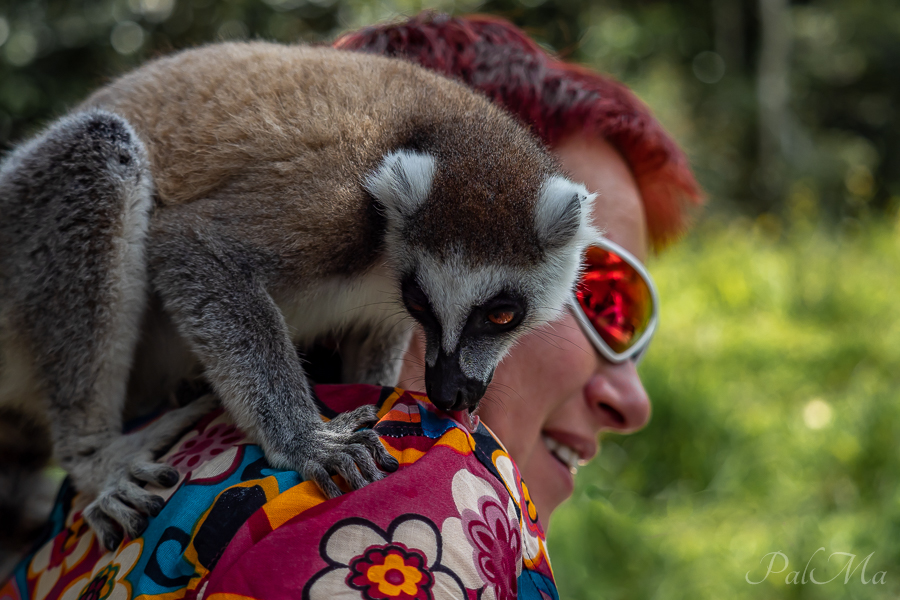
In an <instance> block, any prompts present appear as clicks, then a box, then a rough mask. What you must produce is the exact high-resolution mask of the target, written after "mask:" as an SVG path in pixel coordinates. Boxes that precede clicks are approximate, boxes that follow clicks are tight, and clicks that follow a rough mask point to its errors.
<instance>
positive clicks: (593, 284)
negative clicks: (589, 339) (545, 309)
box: [575, 246, 653, 352]
mask: <svg viewBox="0 0 900 600" xmlns="http://www.w3.org/2000/svg"><path fill="white" fill-rule="evenodd" d="M575 295H576V297H577V298H578V303H579V304H580V305H581V308H582V309H583V310H584V312H585V314H586V315H587V317H588V319H589V320H590V321H591V324H592V325H593V326H594V329H595V330H596V331H597V333H598V334H599V335H600V337H601V338H603V341H605V342H606V343H607V344H609V347H610V348H612V349H613V351H615V352H624V351H626V350H628V348H630V347H631V346H632V345H633V344H634V343H635V342H636V341H637V340H639V339H640V337H641V335H642V334H643V333H644V331H645V330H646V329H647V325H649V323H650V317H651V315H652V314H653V298H652V296H651V295H650V288H649V287H648V286H647V282H646V281H644V278H643V277H641V274H640V273H638V272H637V271H636V270H635V269H634V267H632V266H631V265H629V264H628V263H627V262H625V261H624V260H622V258H621V257H619V256H618V255H617V254H614V253H612V252H610V251H608V250H604V249H603V248H597V247H593V246H592V247H591V248H588V251H587V257H586V266H585V270H584V273H583V274H582V276H581V279H580V280H579V282H578V288H577V290H576V292H575Z"/></svg>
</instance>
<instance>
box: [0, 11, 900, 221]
mask: <svg viewBox="0 0 900 600" xmlns="http://www.w3.org/2000/svg"><path fill="white" fill-rule="evenodd" d="M423 8H437V9H439V10H447V11H451V12H462V13H465V12H472V11H481V12H490V13H494V14H500V15H503V16H505V17H507V18H509V19H511V20H512V21H514V22H515V23H517V24H518V25H520V26H522V27H523V28H524V29H525V30H526V31H528V32H529V33H530V34H531V35H533V36H534V37H535V38H536V39H537V40H539V41H540V42H541V43H542V44H544V45H545V46H547V47H548V48H549V49H551V50H553V51H556V52H559V53H560V54H562V55H563V56H565V57H568V58H571V59H573V60H577V61H581V62H585V63H587V64H590V65H592V66H594V67H596V68H598V69H600V70H603V71H607V72H609V73H611V74H612V75H614V76H616V77H618V78H620V79H622V80H623V81H625V82H626V83H628V84H630V85H631V86H632V87H633V88H634V89H635V90H636V91H637V92H638V93H639V94H640V95H641V96H642V97H643V98H644V99H645V100H646V101H647V102H648V103H649V104H650V105H651V107H652V108H654V110H656V112H657V113H658V114H659V116H660V117H661V119H662V120H663V122H664V123H665V124H666V125H667V126H668V127H669V128H670V130H671V131H672V132H673V133H674V134H675V135H676V137H678V138H679V139H680V140H682V142H683V143H684V144H685V145H686V146H687V147H688V148H689V150H690V153H691V155H692V157H693V160H694V163H695V165H696V168H697V170H698V172H699V175H700V178H701V180H702V182H703V183H704V184H705V185H706V187H707V189H708V190H709V192H710V195H711V196H712V197H713V198H714V200H715V202H713V203H712V204H713V207H714V209H713V210H714V211H718V212H726V213H728V212H735V211H736V212H738V213H742V214H747V215H751V216H757V215H762V214H770V213H771V214H772V215H774V216H767V217H766V218H767V219H769V221H770V222H772V223H775V222H777V219H778V218H780V219H794V218H801V217H802V218H805V219H820V218H827V219H829V220H831V221H840V220H841V219H844V220H846V219H848V218H850V219H857V218H860V217H865V216H867V215H878V214H881V213H883V212H884V211H893V210H895V209H896V205H897V204H898V203H900V129H898V128H897V127H893V126H892V125H894V122H895V119H896V116H895V114H894V113H895V111H894V108H893V107H894V106H895V105H896V104H897V102H898V100H900V78H898V77H896V75H895V70H896V68H897V67H896V65H897V64H900V60H898V59H900V42H898V39H900V38H898V35H897V34H898V33H900V5H897V3H896V2H893V1H892V0H859V1H857V2H852V3H847V2H840V1H839V0H802V1H795V2H793V3H792V2H789V0H682V1H681V2H677V3H675V2H662V1H658V0H640V1H638V2H633V1H632V2H625V1H624V0H604V1H602V2H596V1H594V0H556V1H554V2H548V1H547V0H486V1H485V0H456V1H454V0H428V1H426V2H422V1H421V0H386V1H376V0H0V148H7V149H8V148H9V147H10V146H11V144H12V143H14V141H16V140H20V139H22V138H23V137H24V136H26V135H28V134H29V133H31V132H33V131H34V130H35V129H36V128H37V127H38V126H39V125H40V124H42V123H44V122H46V121H47V120H48V119H50V118H52V117H53V116H57V115H59V114H61V113H63V112H64V111H65V110H67V109H69V108H71V107H72V106H74V105H76V104H77V103H78V101H79V100H81V99H82V98H84V97H85V96H86V95H87V93H88V92H89V91H90V90H91V89H93V88H95V87H97V86H98V85H100V84H102V83H103V82H104V81H107V80H108V79H109V78H111V77H113V76H115V75H116V74H118V73H121V72H122V71H125V70H127V69H129V68H131V67H132V66H134V65H136V64H139V63H140V62H142V61H144V60H146V59H148V58H151V57H153V56H157V55H159V54H162V53H165V52H170V51H172V50H176V49H179V48H184V47H187V46H191V45H195V44H200V43H206V42H209V41H214V40H221V39H241V38H264V39H274V40H280V41H285V42H288V41H297V40H302V41H327V40H328V39H330V38H332V37H333V36H335V35H336V34H337V33H339V32H340V31H342V30H345V29H348V28H352V27H358V26H361V25H364V24H367V23H370V22H373V21H378V20H383V19H390V18H395V17H396V16H398V15H401V14H414V13H416V12H418V11H419V10H421V9H423Z"/></svg>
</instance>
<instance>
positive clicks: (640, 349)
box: [569, 237, 659, 365]
mask: <svg viewBox="0 0 900 600" xmlns="http://www.w3.org/2000/svg"><path fill="white" fill-rule="evenodd" d="M590 246H591V247H595V248H600V249H602V250H606V251H607V252H612V253H613V254H615V255H616V256H618V257H619V258H621V259H622V260H624V261H625V262H626V263H628V265H629V266H631V268H633V269H634V270H635V271H637V272H638V274H639V275H640V276H641V278H642V279H643V280H644V283H646V284H647V288H649V290H650V301H651V302H652V306H651V311H652V312H651V314H650V322H649V323H647V328H646V329H645V330H644V333H642V334H641V337H639V338H638V340H637V341H636V342H635V343H634V344H632V345H631V347H630V348H628V349H627V350H625V351H624V352H616V351H615V350H613V349H612V348H610V347H609V344H607V343H606V341H605V340H604V339H603V338H602V337H600V334H599V333H597V330H596V329H594V325H593V324H592V323H591V320H590V319H589V318H588V316H587V315H586V314H585V312H584V309H583V308H581V304H579V303H578V297H577V296H576V295H575V293H576V292H575V290H573V291H572V297H571V299H570V300H569V308H570V310H571V311H572V314H573V315H575V320H577V321H578V324H579V325H580V326H581V330H582V331H583V332H584V335H585V336H587V338H588V340H590V342H591V343H592V344H593V345H594V348H596V349H597V352H599V353H600V355H601V356H603V358H605V359H606V360H608V361H609V362H611V363H613V364H619V363H623V362H625V361H626V360H628V359H631V360H633V361H634V364H635V365H637V364H639V363H640V362H641V359H643V358H644V351H645V350H646V349H647V348H648V347H649V346H650V340H652V339H653V334H654V333H656V328H657V327H658V326H659V294H658V293H657V291H656V284H655V283H653V278H652V277H650V273H649V272H648V271H647V269H646V267H644V265H642V264H641V261H639V260H638V259H637V258H636V257H635V256H634V255H633V254H631V252H629V251H628V250H626V249H625V248H623V247H622V246H620V245H618V244H616V243H614V242H611V241H609V240H608V239H606V238H602V237H601V238H598V239H597V240H596V241H594V242H592V243H591V244H590ZM576 285H577V284H576ZM576 289H577V288H576Z"/></svg>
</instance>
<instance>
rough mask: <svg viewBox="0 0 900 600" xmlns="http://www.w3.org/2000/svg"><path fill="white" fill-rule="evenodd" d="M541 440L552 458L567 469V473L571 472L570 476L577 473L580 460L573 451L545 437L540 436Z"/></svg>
mask: <svg viewBox="0 0 900 600" xmlns="http://www.w3.org/2000/svg"><path fill="white" fill-rule="evenodd" d="M541 439H542V440H544V445H546V446H547V449H548V450H550V452H552V453H553V456H555V457H556V458H558V459H559V460H560V461H561V462H562V463H563V464H564V465H566V466H567V467H569V471H571V473H572V475H574V474H575V473H577V472H578V466H579V464H580V463H581V460H580V457H579V456H578V453H577V452H576V451H575V450H573V449H572V448H569V447H568V446H566V445H565V444H561V443H559V442H557V441H556V440H554V439H553V438H551V437H547V436H546V435H542V436H541Z"/></svg>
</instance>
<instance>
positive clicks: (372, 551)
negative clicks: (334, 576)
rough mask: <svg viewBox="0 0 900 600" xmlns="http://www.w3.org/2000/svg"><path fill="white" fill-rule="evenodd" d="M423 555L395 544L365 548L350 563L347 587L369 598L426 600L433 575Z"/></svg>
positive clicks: (376, 599)
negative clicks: (363, 552) (364, 550)
mask: <svg viewBox="0 0 900 600" xmlns="http://www.w3.org/2000/svg"><path fill="white" fill-rule="evenodd" d="M425 566H426V565H425V558H424V557H423V556H422V555H421V554H420V553H418V552H415V551H408V550H407V549H406V548H404V547H403V546H400V545H397V544H386V545H384V546H381V547H374V548H369V549H368V550H366V552H365V554H363V555H362V556H359V557H357V558H356V559H355V560H354V561H353V562H351V563H350V572H351V575H350V579H349V580H348V583H349V584H350V587H352V588H354V589H357V590H360V591H361V592H363V596H364V597H365V598H367V599H371V600H387V599H388V598H396V599H397V600H428V599H430V598H431V594H430V590H431V586H432V584H433V583H434V578H433V577H432V576H431V573H429V572H428V571H427V570H425Z"/></svg>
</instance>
